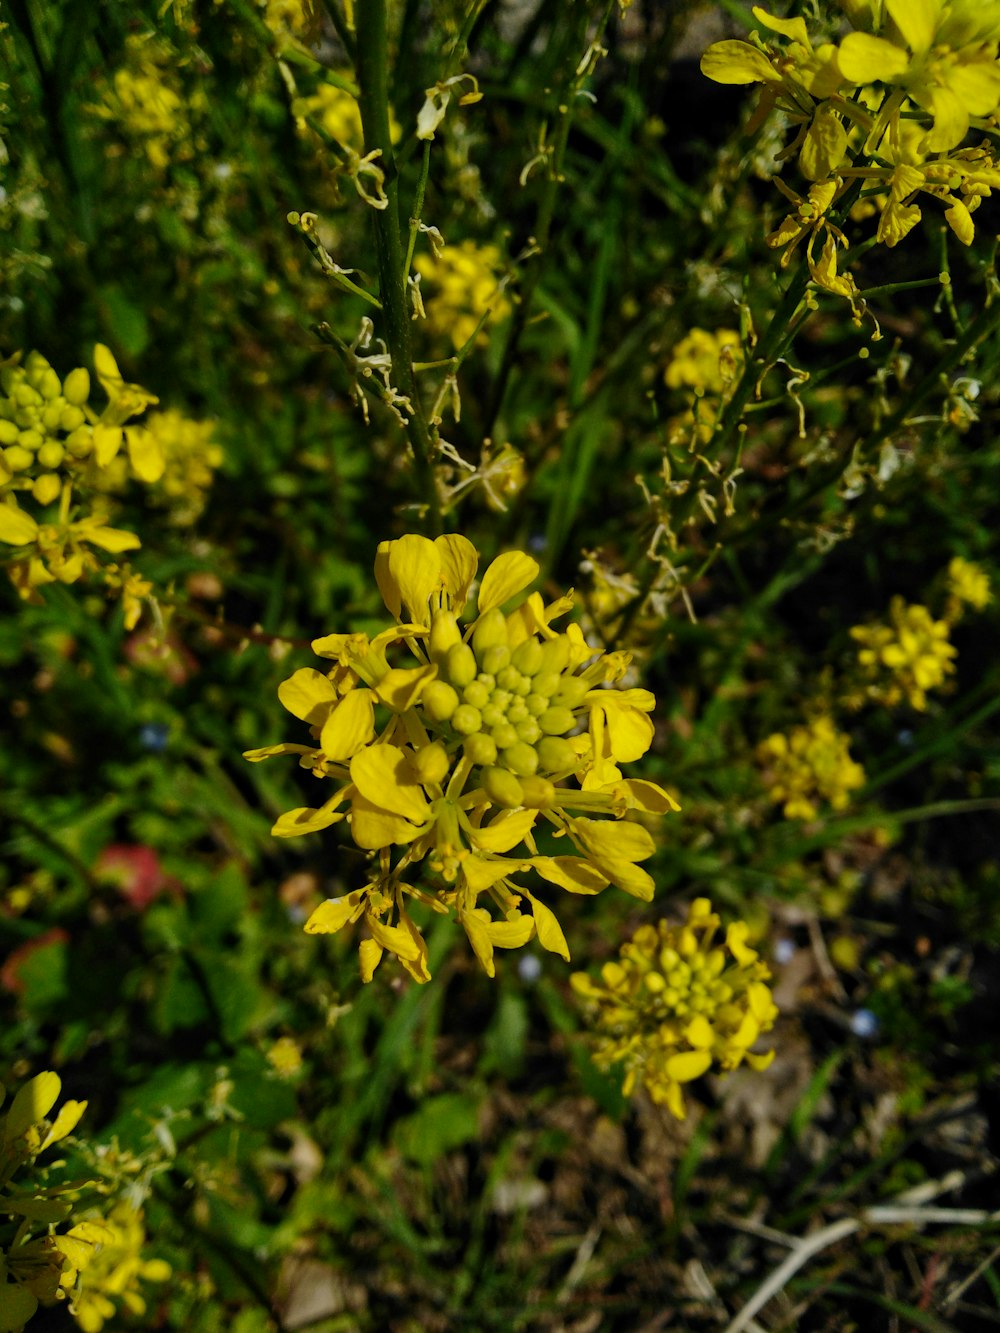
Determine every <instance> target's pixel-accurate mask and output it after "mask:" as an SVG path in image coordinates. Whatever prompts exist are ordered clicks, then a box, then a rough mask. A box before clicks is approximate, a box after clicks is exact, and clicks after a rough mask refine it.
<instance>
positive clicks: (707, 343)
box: [663, 329, 743, 444]
mask: <svg viewBox="0 0 1000 1333" xmlns="http://www.w3.org/2000/svg"><path fill="white" fill-rule="evenodd" d="M742 369H743V349H742V346H741V344H740V335H739V334H738V333H737V332H736V330H735V329H717V330H716V331H715V332H714V333H711V332H709V331H708V330H706V329H692V330H691V332H690V333H689V334H688V335H687V337H686V338H682V339H681V340H680V342H679V343H678V344H677V345H676V347H675V348H674V349H673V352H672V353H671V357H670V361H669V363H668V365H667V368H666V370H665V371H664V374H663V380H664V383H665V384H666V385H667V388H669V389H678V390H683V391H684V397H685V401H686V402H687V411H686V412H684V413H683V414H681V415H680V416H676V417H673V418H672V419H671V421H670V423H669V430H670V442H671V443H672V444H680V443H687V442H689V441H690V439H691V436H692V432H694V434H695V438H696V439H697V440H698V441H699V442H700V443H702V444H704V443H707V441H708V440H709V439H710V438H711V435H712V429H713V427H714V425H715V421H716V418H717V417H718V415H719V410H720V408H721V407H722V405H723V403H725V402H726V400H727V399H728V398H729V396H730V394H731V393H732V390H733V388H734V387H735V385H736V381H737V379H738V378H739V375H740V371H741V370H742Z"/></svg>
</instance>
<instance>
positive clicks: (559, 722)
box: [538, 706, 576, 736]
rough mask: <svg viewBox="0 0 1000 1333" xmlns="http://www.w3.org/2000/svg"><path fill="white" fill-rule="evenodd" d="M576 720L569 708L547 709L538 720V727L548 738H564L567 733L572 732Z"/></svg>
mask: <svg viewBox="0 0 1000 1333" xmlns="http://www.w3.org/2000/svg"><path fill="white" fill-rule="evenodd" d="M575 723H576V718H575V717H574V716H573V714H572V713H571V712H570V711H569V709H568V708H561V707H559V706H556V707H553V708H546V710H545V712H544V713H542V715H541V717H539V719H538V725H539V726H540V727H541V729H542V731H544V732H545V734H546V736H564V735H565V734H566V732H567V731H572V729H573V726H574V724H575Z"/></svg>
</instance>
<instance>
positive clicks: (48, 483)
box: [31, 472, 62, 505]
mask: <svg viewBox="0 0 1000 1333" xmlns="http://www.w3.org/2000/svg"><path fill="white" fill-rule="evenodd" d="M61 490H62V482H61V481H60V480H59V478H58V477H57V476H56V475H55V474H54V473H53V472H44V473H42V475H41V476H40V477H36V478H35V484H34V486H32V488H31V494H32V495H33V496H34V497H35V499H36V500H37V501H38V503H39V504H40V505H50V504H51V503H52V501H53V500H55V499H58V497H59V492H60V491H61Z"/></svg>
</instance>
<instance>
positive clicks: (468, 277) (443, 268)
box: [413, 241, 510, 351]
mask: <svg viewBox="0 0 1000 1333" xmlns="http://www.w3.org/2000/svg"><path fill="white" fill-rule="evenodd" d="M502 263H503V261H502V257H501V255H500V250H499V249H498V247H497V246H495V245H477V244H476V243H475V241H463V242H462V243H461V245H446V246H445V247H444V248H443V249H442V250H441V252H440V255H438V256H435V255H431V254H420V255H417V257H416V258H415V259H414V261H413V267H414V268H415V269H416V271H417V272H418V273H419V275H420V277H421V278H422V279H423V280H424V281H425V282H428V283H430V284H431V294H430V296H429V297H428V301H427V322H428V324H429V325H430V328H431V330H432V332H434V333H435V334H437V335H438V336H440V337H447V338H448V339H450V341H451V343H452V344H453V346H454V347H455V350H456V351H458V350H459V349H460V348H462V347H464V346H465V344H466V343H467V342H468V341H469V339H470V338H471V337H472V335H473V334H474V333H475V331H476V325H477V324H478V323H479V321H480V319H482V317H483V315H484V314H486V312H487V311H489V317H490V319H491V320H501V319H506V317H507V316H508V315H509V314H510V301H509V300H508V299H507V297H506V296H505V295H504V294H503V291H502V288H501V285H500V282H499V280H498V278H497V274H498V272H499V270H500V269H501V267H502Z"/></svg>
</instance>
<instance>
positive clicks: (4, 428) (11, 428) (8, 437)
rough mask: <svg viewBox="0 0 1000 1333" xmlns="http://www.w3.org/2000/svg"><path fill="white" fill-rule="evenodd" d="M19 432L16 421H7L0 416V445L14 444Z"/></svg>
mask: <svg viewBox="0 0 1000 1333" xmlns="http://www.w3.org/2000/svg"><path fill="white" fill-rule="evenodd" d="M20 433H21V432H20V431H19V430H18V428H17V422H16V421H7V420H6V419H5V418H0V445H5V444H16V443H17V437H18V435H19V434H20Z"/></svg>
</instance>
